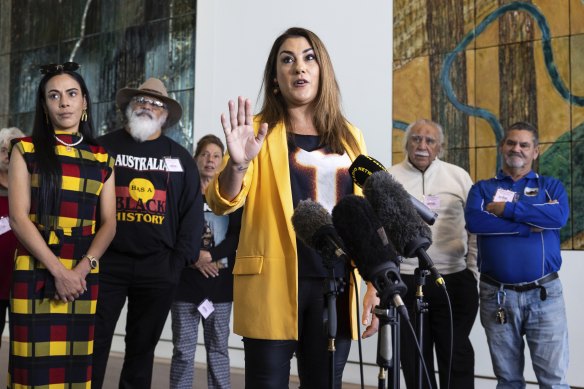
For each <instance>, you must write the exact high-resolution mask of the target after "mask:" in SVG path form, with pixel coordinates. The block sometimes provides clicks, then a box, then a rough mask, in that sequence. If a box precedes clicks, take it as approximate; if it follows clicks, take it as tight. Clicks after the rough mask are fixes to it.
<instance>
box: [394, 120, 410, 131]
mask: <svg viewBox="0 0 584 389" xmlns="http://www.w3.org/2000/svg"><path fill="white" fill-rule="evenodd" d="M393 128H395V129H396V130H401V131H405V130H406V128H408V123H406V122H402V121H401V120H394V121H393Z"/></svg>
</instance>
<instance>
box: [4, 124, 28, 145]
mask: <svg viewBox="0 0 584 389" xmlns="http://www.w3.org/2000/svg"><path fill="white" fill-rule="evenodd" d="M24 136H25V135H24V133H23V132H22V131H20V129H19V128H17V127H8V128H3V129H1V130H0V146H1V145H3V144H4V143H10V141H11V140H12V139H14V138H22V137H24Z"/></svg>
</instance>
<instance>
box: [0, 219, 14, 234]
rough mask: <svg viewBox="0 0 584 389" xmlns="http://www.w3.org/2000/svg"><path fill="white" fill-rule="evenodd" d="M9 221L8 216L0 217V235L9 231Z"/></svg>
mask: <svg viewBox="0 0 584 389" xmlns="http://www.w3.org/2000/svg"><path fill="white" fill-rule="evenodd" d="M10 229H11V228H10V223H9V222H8V218H7V217H4V216H2V217H1V218H0V235H2V234H5V233H7V232H8V231H10Z"/></svg>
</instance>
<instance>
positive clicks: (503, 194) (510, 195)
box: [493, 188, 517, 203]
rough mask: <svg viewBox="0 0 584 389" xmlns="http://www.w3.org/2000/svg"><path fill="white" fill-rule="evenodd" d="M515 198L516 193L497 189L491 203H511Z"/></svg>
mask: <svg viewBox="0 0 584 389" xmlns="http://www.w3.org/2000/svg"><path fill="white" fill-rule="evenodd" d="M516 197H517V193H515V192H513V191H512V190H509V189H502V188H499V189H497V193H495V197H494V198H493V201H502V202H505V203H512V202H514V201H515V199H516Z"/></svg>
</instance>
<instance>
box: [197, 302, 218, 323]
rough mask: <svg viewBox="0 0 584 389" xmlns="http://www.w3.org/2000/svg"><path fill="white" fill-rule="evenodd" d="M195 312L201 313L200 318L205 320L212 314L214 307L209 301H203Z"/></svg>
mask: <svg viewBox="0 0 584 389" xmlns="http://www.w3.org/2000/svg"><path fill="white" fill-rule="evenodd" d="M197 310H198V311H199V312H200V313H201V316H203V317H204V318H205V319H206V318H208V317H209V315H210V314H212V313H213V311H214V310H215V307H214V306H213V303H212V302H211V301H209V300H207V299H204V300H203V302H202V303H201V304H199V306H198V307H197Z"/></svg>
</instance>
